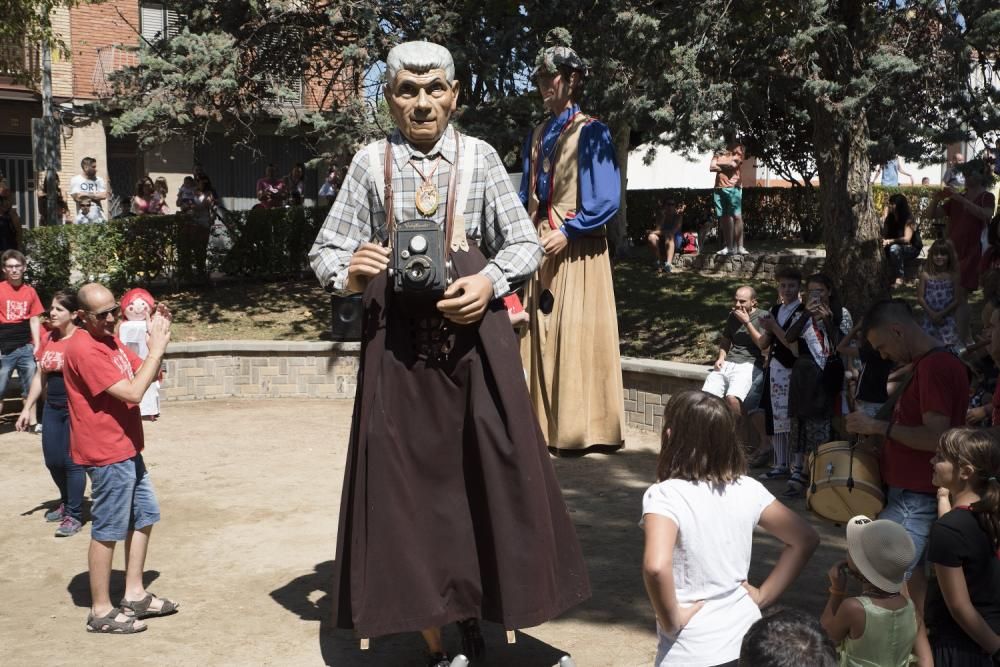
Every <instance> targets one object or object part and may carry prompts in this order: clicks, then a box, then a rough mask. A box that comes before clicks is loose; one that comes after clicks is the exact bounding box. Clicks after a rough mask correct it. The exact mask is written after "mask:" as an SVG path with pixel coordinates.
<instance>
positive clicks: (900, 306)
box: [847, 300, 969, 613]
mask: <svg viewBox="0 0 1000 667" xmlns="http://www.w3.org/2000/svg"><path fill="white" fill-rule="evenodd" d="M863 331H864V335H865V336H866V337H867V339H868V342H869V343H871V345H872V347H873V348H874V349H875V350H876V351H877V352H878V353H879V354H881V355H882V357H883V358H884V359H890V360H892V361H895V362H896V363H898V364H911V365H912V366H913V368H912V370H911V375H910V379H909V380H908V381H906V385H905V387H904V388H903V392H902V394H901V395H900V397H899V400H898V401H897V402H896V405H895V408H894V410H893V413H892V417H891V419H890V421H884V420H879V419H875V418H873V417H869V416H868V415H866V414H865V413H864V412H861V411H857V412H852V413H851V414H849V415H847V430H848V431H850V432H852V433H860V434H862V435H881V436H884V437H885V444H884V445H883V446H882V456H881V468H882V480H883V482H884V483H885V485H886V486H887V487H888V491H889V492H888V497H887V499H886V506H885V509H884V510H882V512H881V513H880V514H879V518H880V519H889V520H891V521H895V522H897V523H899V524H902V526H903V527H904V528H906V532H907V533H908V534H909V536H910V538H911V539H912V540H913V544H914V546H915V547H916V554H917V555H916V558H915V559H914V561H913V563H911V564H910V574H911V576H910V580H909V591H910V595H911V596H912V598H913V602H914V604H915V605H916V607H917V611H918V613H922V611H923V603H924V594H925V593H926V590H927V581H926V578H925V576H924V574H923V569H922V568H921V567H917V565H919V564H920V563H922V561H923V556H924V549H925V547H926V546H927V538H928V536H929V535H930V530H931V525H932V524H933V523H934V521H935V519H937V499H936V491H937V489H936V488H935V486H934V485H933V484H932V483H931V477H932V475H933V468H932V466H931V459H932V458H933V457H934V453H935V452H936V451H937V447H938V441H939V440H940V439H941V435H942V434H943V433H944V432H945V431H947V430H948V429H950V428H954V427H956V426H963V425H964V424H965V411H966V409H967V408H968V404H969V374H968V371H967V370H966V368H965V365H964V364H962V362H961V361H959V360H958V357H956V356H955V355H953V354H951V353H950V352H948V351H947V350H946V349H945V348H944V346H942V345H941V341H939V340H937V339H936V338H933V337H931V336H929V335H928V334H927V333H925V332H924V330H923V329H922V328H921V326H920V324H918V323H917V321H916V320H915V319H914V318H913V313H912V311H911V310H910V307H909V306H908V305H907V304H906V303H905V302H902V301H898V300H889V301H882V302H880V303H877V304H875V306H873V307H872V309H871V310H870V311H868V313H867V314H866V315H865V319H864V328H863ZM872 518H874V517H872Z"/></svg>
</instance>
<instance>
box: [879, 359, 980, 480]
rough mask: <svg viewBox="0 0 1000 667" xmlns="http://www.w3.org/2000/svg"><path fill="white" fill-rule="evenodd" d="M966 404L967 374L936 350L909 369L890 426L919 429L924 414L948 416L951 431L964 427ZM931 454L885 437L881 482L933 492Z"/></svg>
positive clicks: (961, 364) (960, 366) (967, 391)
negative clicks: (909, 376) (907, 380)
mask: <svg viewBox="0 0 1000 667" xmlns="http://www.w3.org/2000/svg"><path fill="white" fill-rule="evenodd" d="M968 405H969V373H968V371H967V370H966V368H965V365H964V364H963V363H962V362H961V361H959V360H958V358H957V357H955V355H953V354H951V353H948V352H943V351H938V352H931V353H929V354H927V355H925V356H924V357H923V358H922V359H920V360H919V361H918V362H917V365H916V366H915V367H914V369H913V379H912V380H910V383H909V384H908V385H907V386H906V390H905V391H903V395H902V396H900V397H899V401H898V402H897V403H896V408H895V410H894V411H893V414H892V423H893V424H898V425H899V426H920V425H922V424H923V423H924V417H923V416H924V413H925V412H936V413H938V414H940V415H945V416H946V417H948V421H949V423H950V425H951V427H952V428H954V427H956V426H963V425H964V424H965V411H966V408H968ZM932 458H934V452H928V451H924V450H920V449H913V448H912V447H908V446H907V445H904V444H903V443H901V442H898V441H896V440H893V439H892V438H889V439H888V440H886V441H885V446H883V447H882V479H883V481H885V483H886V484H888V485H889V486H895V487H899V488H902V489H907V490H909V491H918V492H920V493H935V492H936V491H937V487H935V486H934V485H933V484H931V477H932V476H933V473H934V470H933V468H932V466H931V459H932Z"/></svg>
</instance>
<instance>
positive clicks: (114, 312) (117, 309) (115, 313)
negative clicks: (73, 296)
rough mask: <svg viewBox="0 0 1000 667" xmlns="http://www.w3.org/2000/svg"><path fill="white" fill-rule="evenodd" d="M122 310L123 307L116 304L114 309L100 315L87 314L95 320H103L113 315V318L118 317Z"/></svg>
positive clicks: (103, 311)
mask: <svg viewBox="0 0 1000 667" xmlns="http://www.w3.org/2000/svg"><path fill="white" fill-rule="evenodd" d="M121 310H122V307H121V306H119V305H117V304H115V305H114V306H113V307H111V308H108V309H107V310H102V311H100V312H99V313H95V312H92V311H87V312H89V313H90V314H91V315H93V316H94V319H95V320H103V319H107V317H108V315H111V316H112V317H118V313H120V312H121Z"/></svg>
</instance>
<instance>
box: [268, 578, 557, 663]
mask: <svg viewBox="0 0 1000 667" xmlns="http://www.w3.org/2000/svg"><path fill="white" fill-rule="evenodd" d="M333 566H334V561H332V560H328V561H324V562H322V563H319V564H318V565H316V567H315V569H314V570H313V571H312V572H310V573H308V574H304V575H302V576H300V577H296V578H295V579H293V580H292V581H290V582H288V583H287V584H285V585H284V586H282V587H281V588H278V589H276V590H274V591H271V597H272V598H273V599H274V601H275V602H277V603H278V604H280V605H281V606H282V607H284V608H285V609H287V610H288V611H290V612H292V613H293V614H296V615H297V616H298V617H299V618H301V619H302V620H304V621H315V622H317V623H319V635H318V638H319V647H320V652H321V654H322V656H323V662H324V664H327V665H337V667H381V666H382V665H390V664H391V665H411V664H412V665H414V666H418V665H423V664H424V657H423V656H424V652H425V649H424V643H423V640H422V639H421V638H420V636H419V635H418V634H417V633H406V634H399V635H388V636H385V637H377V638H373V639H372V640H371V644H370V648H369V649H368V650H366V651H362V650H361V649H360V648H359V640H358V638H357V637H355V635H354V633H353V632H351V631H350V630H341V629H337V628H335V627H333V622H332V620H333V601H332V599H331V597H330V588H331V583H332V581H333ZM483 634H484V635H485V637H486V643H487V647H488V649H487V650H488V653H487V655H486V658H485V659H483V660H477V661H476V665H477V667H478V666H480V665H481V666H482V667H503V666H506V665H525V666H529V665H537V666H539V667H541V666H543V665H544V666H546V667H547V666H548V665H554V664H556V663H557V662H559V658H561V657H562V656H563V655H564V654H565V652H564V651H560V650H559V649H557V648H555V647H553V646H549V645H548V644H546V643H544V642H541V641H538V640H537V639H535V638H533V637H531V636H530V634H525V633H518V634H517V641H516V643H514V644H513V645H508V644H506V643H505V642H506V638H505V635H504V630H503V628H501V627H500V626H498V625H496V624H493V623H486V624H484V626H483ZM444 640H445V645H446V646H450V647H457V646H459V645H460V644H461V640H460V639H459V636H458V632H457V631H456V630H455V628H454V626H451V627H448V628H445V637H444ZM401 656H409V658H404V659H409V662H400V659H401Z"/></svg>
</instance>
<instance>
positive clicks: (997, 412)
mask: <svg viewBox="0 0 1000 667" xmlns="http://www.w3.org/2000/svg"><path fill="white" fill-rule="evenodd" d="M990 418H991V419H990V421H991V422H992V424H993V426H1000V382H997V388H996V389H994V390H993V412H992V413H991V414H990Z"/></svg>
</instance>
